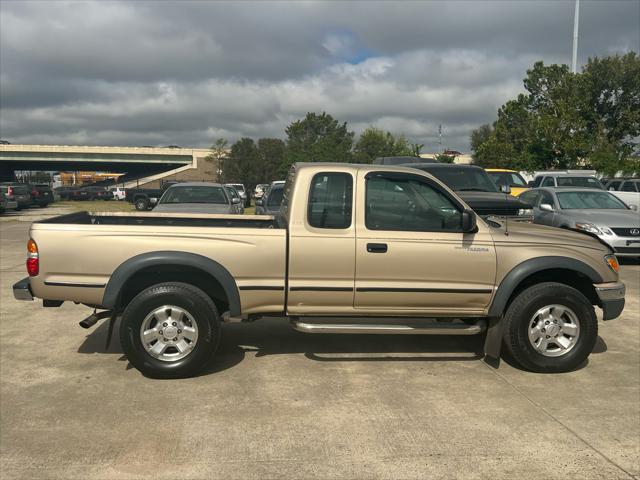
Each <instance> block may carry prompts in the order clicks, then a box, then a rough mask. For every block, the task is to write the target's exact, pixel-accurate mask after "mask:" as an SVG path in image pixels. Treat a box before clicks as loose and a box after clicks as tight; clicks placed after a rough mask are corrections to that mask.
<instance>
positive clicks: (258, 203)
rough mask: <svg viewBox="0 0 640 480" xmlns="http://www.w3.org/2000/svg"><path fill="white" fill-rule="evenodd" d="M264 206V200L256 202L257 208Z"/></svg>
mask: <svg viewBox="0 0 640 480" xmlns="http://www.w3.org/2000/svg"><path fill="white" fill-rule="evenodd" d="M261 206H262V200H261V199H260V200H256V207H261Z"/></svg>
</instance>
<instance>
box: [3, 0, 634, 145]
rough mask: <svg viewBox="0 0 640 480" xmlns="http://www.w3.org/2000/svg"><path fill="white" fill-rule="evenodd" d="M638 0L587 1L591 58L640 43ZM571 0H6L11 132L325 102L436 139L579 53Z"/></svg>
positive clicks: (95, 133) (137, 135)
mask: <svg viewBox="0 0 640 480" xmlns="http://www.w3.org/2000/svg"><path fill="white" fill-rule="evenodd" d="M639 22H640V2H636V1H608V2H604V1H602V2H593V1H584V0H583V2H581V23H580V28H581V43H580V56H579V60H580V63H584V62H586V59H587V58H588V57H589V56H595V55H598V56H603V55H608V54H611V53H615V52H625V51H629V50H636V51H637V50H640V28H639V26H638V25H639ZM572 25H573V1H558V2H538V1H532V2H525V1H520V2H504V1H500V2H479V1H469V2H463V1H457V2H445V3H442V2H368V3H366V2H349V3H345V2H314V3H294V2H291V3H289V2H287V3H284V2H274V3H267V2H256V3H250V2H233V3H222V2H216V3H213V2H211V3H210V2H168V1H157V2H151V1H139V2H99V3H97V2H96V3H91V2H90V3H79V2H53V1H46V2H14V1H6V0H5V1H3V2H2V3H0V132H1V135H2V137H3V138H6V139H8V140H10V141H12V142H15V143H18V142H25V143H68V144H76V143H80V144H105V145H116V144H119V145H154V144H160V145H164V144H179V145H185V146H187V145H189V146H207V145H209V144H211V143H212V141H213V140H214V139H215V138H217V137H218V136H224V137H227V138H229V139H230V140H235V139H237V138H239V137H240V136H245V135H248V136H253V137H259V136H279V137H282V136H283V135H284V131H283V130H284V127H285V126H286V125H287V124H288V123H289V122H291V121H293V120H295V119H297V118H300V117H302V116H304V114H305V113H306V112H307V111H323V110H324V111H327V112H329V113H331V114H332V115H334V116H335V117H336V118H338V119H340V120H343V121H348V122H349V125H350V127H351V128H352V129H355V130H356V131H361V130H362V129H364V128H366V127H367V126H368V125H376V126H379V127H382V128H387V129H389V130H392V131H394V132H396V133H405V134H406V135H407V136H408V137H409V138H410V139H411V140H412V141H417V142H420V143H424V144H425V149H426V150H433V149H434V148H435V147H436V145H435V141H436V131H437V127H438V124H440V123H442V124H443V125H444V129H445V139H446V143H447V145H448V146H450V147H452V148H457V149H460V150H467V149H468V137H469V133H470V131H471V130H472V129H473V128H475V127H476V126H477V125H479V124H480V123H483V122H489V121H491V120H493V119H494V118H495V112H496V109H497V108H498V107H499V106H500V105H501V104H502V103H504V102H505V101H506V100H508V99H509V98H511V97H513V96H514V95H516V94H517V93H518V92H519V91H521V89H522V81H521V80H522V78H523V77H524V75H525V72H526V69H527V68H529V67H530V66H531V65H532V63H533V62H534V61H535V60H538V59H542V60H544V61H545V62H547V63H553V62H561V63H569V62H570V54H571V35H572Z"/></svg>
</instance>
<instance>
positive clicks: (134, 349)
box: [120, 283, 220, 378]
mask: <svg viewBox="0 0 640 480" xmlns="http://www.w3.org/2000/svg"><path fill="white" fill-rule="evenodd" d="M219 341H220V317H219V315H218V311H217V309H216V306H215V305H214V303H213V302H212V301H211V298H209V296H208V295H207V294H206V293H204V292H203V291H202V290H200V289H199V288H197V287H194V286H193V285H189V284H186V283H160V284H158V285H154V286H152V287H150V288H148V289H146V290H144V291H142V292H141V293H139V294H138V295H137V296H136V297H135V298H134V299H133V300H132V301H131V302H130V303H129V305H128V306H127V308H126V309H125V311H124V314H123V315H122V324H121V326H120V342H121V344H122V348H123V350H124V352H125V354H126V355H127V358H128V359H129V361H130V362H131V364H132V365H133V366H134V367H136V368H137V369H138V370H140V372H142V373H143V374H144V375H146V376H149V377H154V378H180V377H189V376H192V375H194V374H196V373H197V372H199V371H200V370H201V369H202V368H203V367H204V365H205V364H206V363H207V362H208V361H209V359H210V358H211V357H212V356H213V354H214V353H215V351H216V349H217V347H218V343H219Z"/></svg>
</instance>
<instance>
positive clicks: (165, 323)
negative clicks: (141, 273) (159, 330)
mask: <svg viewBox="0 0 640 480" xmlns="http://www.w3.org/2000/svg"><path fill="white" fill-rule="evenodd" d="M547 323H549V322H547ZM162 326H163V327H168V326H169V325H167V322H164V323H163V324H162Z"/></svg>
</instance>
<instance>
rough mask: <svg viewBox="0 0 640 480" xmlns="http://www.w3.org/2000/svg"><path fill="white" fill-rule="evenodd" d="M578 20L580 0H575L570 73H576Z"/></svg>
mask: <svg viewBox="0 0 640 480" xmlns="http://www.w3.org/2000/svg"><path fill="white" fill-rule="evenodd" d="M579 18H580V0H576V8H575V11H574V12H573V58H572V60H571V71H572V72H573V73H578V23H579Z"/></svg>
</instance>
